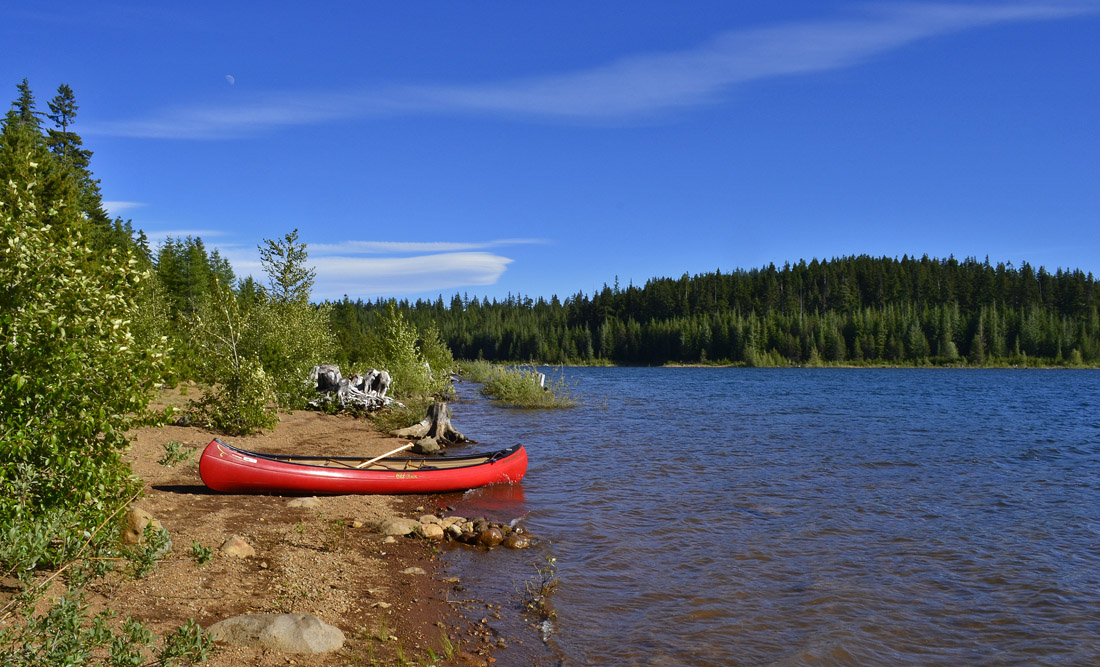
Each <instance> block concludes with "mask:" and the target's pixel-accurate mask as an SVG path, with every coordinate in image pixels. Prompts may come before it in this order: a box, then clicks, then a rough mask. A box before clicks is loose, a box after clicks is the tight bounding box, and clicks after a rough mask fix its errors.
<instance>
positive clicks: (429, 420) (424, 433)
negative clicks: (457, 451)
mask: <svg viewBox="0 0 1100 667" xmlns="http://www.w3.org/2000/svg"><path fill="white" fill-rule="evenodd" d="M390 435H395V436H397V437H399V438H410V439H411V438H417V439H420V440H423V439H425V438H427V439H430V440H434V441H436V442H437V443H439V444H440V445H453V444H455V443H457V442H473V440H470V439H469V438H467V437H466V436H464V435H462V434H461V433H459V432H458V431H456V430H455V429H454V427H453V426H451V414H450V410H448V409H447V404H446V403H432V404H431V405H429V406H428V414H427V415H426V416H425V417H424V419H422V420H420V422H419V423H417V424H413V425H412V426H409V427H408V428H402V429H398V430H396V431H391V432H390ZM418 449H421V450H424V449H425V448H417V447H414V448H413V451H414V452H415V451H417V450H418Z"/></svg>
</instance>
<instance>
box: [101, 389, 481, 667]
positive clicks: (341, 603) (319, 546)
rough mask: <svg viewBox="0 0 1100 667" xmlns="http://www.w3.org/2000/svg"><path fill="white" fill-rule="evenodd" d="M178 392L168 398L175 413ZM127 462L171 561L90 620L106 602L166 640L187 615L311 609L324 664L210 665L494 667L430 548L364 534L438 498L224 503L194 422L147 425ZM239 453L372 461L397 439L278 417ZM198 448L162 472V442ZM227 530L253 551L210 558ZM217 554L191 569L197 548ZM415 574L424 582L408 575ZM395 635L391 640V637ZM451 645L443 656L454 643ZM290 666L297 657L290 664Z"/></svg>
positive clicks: (331, 419) (110, 590)
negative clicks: (434, 660) (439, 666)
mask: <svg viewBox="0 0 1100 667" xmlns="http://www.w3.org/2000/svg"><path fill="white" fill-rule="evenodd" d="M187 398H188V397H186V396H180V395H179V392H170V393H166V394H165V395H163V396H162V402H167V403H178V404H183V403H185V402H186V400H187ZM134 435H135V438H134V443H133V448H132V451H131V452H130V453H129V455H128V458H129V460H130V461H131V464H132V466H133V470H134V472H135V473H136V474H137V475H138V476H140V477H141V478H142V479H143V480H145V482H146V485H145V495H144V497H143V498H142V499H140V500H139V501H137V502H136V503H135V505H136V506H138V507H140V508H142V509H145V510H147V511H148V512H150V513H151V514H152V515H153V516H154V517H156V518H157V519H159V520H160V521H161V522H162V524H163V525H164V527H165V528H166V529H167V530H168V531H169V533H170V534H171V537H172V541H173V545H174V546H173V550H172V552H171V554H170V555H169V556H168V557H167V558H166V559H165V560H164V561H163V562H161V563H160V565H159V566H158V567H157V569H156V570H155V571H154V572H153V573H152V574H151V575H149V576H148V577H147V578H145V579H141V580H137V581H127V580H124V579H112V580H109V581H106V582H103V583H98V584H96V585H95V586H94V587H92V589H91V593H92V595H91V596H90V597H89V602H90V603H91V604H92V610H93V611H95V610H96V609H98V608H101V607H102V606H107V607H109V608H111V609H112V610H114V611H116V612H117V613H118V614H119V616H120V617H123V618H124V617H126V616H133V617H134V618H137V619H139V620H141V621H143V622H145V623H147V624H148V625H150V626H151V627H152V628H153V629H154V630H155V631H156V632H158V633H159V634H163V633H166V632H169V631H171V630H172V629H174V628H176V627H178V626H179V625H180V624H182V623H183V622H185V621H186V620H187V619H188V618H194V619H195V620H196V621H197V622H198V623H199V624H200V625H202V626H203V627H207V626H209V625H210V624H212V623H215V622H217V621H219V620H222V619H224V618H228V617H230V616H234V615H237V614H245V613H268V612H273V613H283V612H294V613H307V614H314V615H316V616H317V617H319V618H320V619H321V620H323V621H325V622H326V623H329V624H332V625H335V626H337V627H339V628H340V629H341V630H342V631H343V632H344V634H345V636H346V637H347V641H346V643H345V645H344V648H343V649H342V650H340V651H339V652H337V653H330V654H326V655H322V656H313V657H310V656H300V655H286V654H275V653H265V652H262V651H258V650H251V649H241V648H227V647H220V648H219V650H218V651H217V653H216V654H215V655H214V656H213V658H212V659H211V660H210V663H209V664H211V665H215V666H226V667H228V666H230V665H233V666H236V665H287V664H296V665H341V664H389V663H400V664H405V662H404V661H406V660H407V661H409V662H412V663H414V664H424V663H425V662H426V661H427V660H428V658H429V655H430V654H429V649H430V650H431V651H432V652H434V654H435V655H438V656H441V655H445V654H448V653H449V652H451V651H452V650H455V651H457V650H458V649H460V650H461V651H463V652H464V655H458V654H457V652H456V653H455V662H456V664H478V663H483V664H485V663H486V662H491V661H492V658H491V656H490V655H489V653H490V651H491V648H490V647H489V645H488V643H487V642H479V641H478V640H477V639H471V637H476V635H472V634H471V632H473V631H475V629H474V628H472V627H471V626H470V625H469V624H468V623H466V622H465V621H464V620H462V618H461V617H460V616H458V615H457V614H456V613H455V610H454V604H453V603H452V602H450V601H449V600H448V597H449V596H452V588H453V587H454V586H455V582H445V581H443V580H442V579H443V577H444V576H445V575H443V574H442V573H441V572H439V568H438V564H439V562H440V561H439V557H438V551H437V550H436V548H435V547H434V546H433V545H431V544H429V543H426V542H423V541H420V540H413V539H408V538H398V539H397V540H396V542H393V541H391V542H390V543H386V542H385V541H384V538H383V536H382V535H380V534H378V533H377V532H375V531H373V530H372V526H373V525H374V524H375V523H376V522H378V521H379V520H381V519H383V518H386V517H389V516H393V515H400V516H415V515H417V514H418V513H422V512H424V511H429V512H430V511H435V510H437V509H438V505H439V503H440V502H441V500H440V498H437V497H433V496H336V497H320V498H318V499H317V504H316V506H314V507H307V508H300V507H291V506H289V503H290V501H292V500H294V499H293V498H286V497H278V496H254V495H230V494H219V493H214V492H212V491H210V490H208V489H207V488H206V487H205V486H203V485H202V481H201V479H200V478H199V473H198V454H199V452H201V449H202V447H204V446H205V445H206V444H207V443H208V442H209V441H210V440H211V438H213V437H214V436H215V434H214V433H211V432H208V431H205V430H203V429H200V428H193V427H187V428H184V427H177V426H167V427H163V428H147V429H141V430H139V431H137V432H136V433H135V434H134ZM225 439H226V440H227V441H228V442H231V443H233V444H237V445H240V446H243V447H244V448H247V449H252V450H258V451H270V452H280V453H291V452H298V453H310V454H355V455H360V454H362V455H378V454H382V453H384V452H386V451H389V450H391V449H393V448H394V447H396V446H398V445H400V444H402V443H403V442H404V441H399V440H396V439H394V438H391V437H388V436H385V435H382V434H380V433H378V432H377V431H375V430H374V428H373V427H372V426H371V424H370V423H369V422H367V421H365V420H359V419H354V418H350V417H344V416H332V415H324V414H320V413H316V412H308V411H302V412H296V413H294V414H290V415H283V416H282V420H281V422H280V423H279V425H278V427H276V428H275V430H274V431H272V432H270V433H266V434H263V435H259V436H252V437H244V438H225ZM169 442H177V443H180V444H182V445H183V446H185V447H187V448H193V449H194V452H193V454H192V455H191V456H190V458H189V459H188V460H186V461H185V462H182V463H178V464H176V465H174V466H173V467H166V466H165V465H162V464H160V463H158V460H159V459H161V458H163V456H164V454H165V445H166V444H167V443H169ZM231 535H237V536H239V537H241V538H243V539H244V540H245V541H246V542H248V543H249V544H250V545H251V546H252V547H254V548H255V550H256V555H255V556H253V557H250V558H238V557H234V556H229V555H226V554H223V553H220V552H219V551H218V547H219V546H220V545H221V544H222V543H223V542H224V541H225V540H226V538H228V537H230V536H231ZM195 543H197V544H198V546H199V547H201V548H210V549H213V552H214V553H213V558H212V559H211V560H210V561H209V562H207V563H206V564H204V565H199V564H198V562H197V560H196V558H195V557H194V555H193V553H192V545H193V544H195ZM412 566H417V567H420V568H422V569H423V570H425V571H426V573H427V574H423V575H411V574H402V573H401V571H402V570H405V569H406V568H409V567H412ZM395 638H396V639H395ZM451 646H454V647H458V649H451V648H450V647H451ZM291 661H292V662H291Z"/></svg>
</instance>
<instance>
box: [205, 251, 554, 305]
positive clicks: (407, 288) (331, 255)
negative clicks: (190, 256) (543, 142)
mask: <svg viewBox="0 0 1100 667" xmlns="http://www.w3.org/2000/svg"><path fill="white" fill-rule="evenodd" d="M545 243H550V241H549V240H546V239H497V240H492V241H482V242H470V243H466V242H453V243H452V242H446V241H440V242H417V241H407V242H406V241H345V242H342V243H330V244H325V243H310V244H308V246H307V250H308V251H309V264H310V265H311V266H312V267H313V268H314V269H315V270H316V279H315V282H314V287H313V298H314V299H319V300H321V299H340V298H343V296H344V295H345V294H346V295H348V296H349V297H351V298H353V299H356V298H373V297H377V296H395V295H401V294H418V293H425V292H427V293H431V292H439V293H444V292H447V291H448V290H453V289H457V288H462V287H478V286H486V285H494V284H496V283H497V282H498V281H499V280H500V278H501V276H502V275H504V272H505V271H506V270H507V268H508V266H509V265H510V264H512V263H513V262H514V261H515V260H514V259H512V258H511V257H505V256H502V255H499V254H496V253H491V252H483V251H480V250H484V249H488V248H499V247H504V246H515V245H530V244H545ZM208 245H212V246H216V247H217V248H218V251H219V252H220V253H221V255H222V256H223V257H225V258H226V259H228V260H229V262H230V264H231V265H232V266H233V272H234V273H235V274H236V275H237V277H238V278H244V277H246V276H249V275H251V276H253V278H255V279H256V280H259V281H261V282H262V281H264V280H265V278H264V277H263V266H262V265H261V263H260V260H259V252H258V251H257V249H256V246H255V245H252V246H249V245H245V244H223V243H217V242H215V243H211V244H208Z"/></svg>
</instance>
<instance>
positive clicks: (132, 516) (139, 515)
mask: <svg viewBox="0 0 1100 667" xmlns="http://www.w3.org/2000/svg"><path fill="white" fill-rule="evenodd" d="M146 526H152V529H153V530H154V531H160V530H164V526H162V525H161V523H160V521H157V520H156V519H155V518H153V515H152V514H149V513H148V512H146V511H145V510H143V509H141V508H139V507H131V508H130V509H129V510H127V512H126V516H125V518H124V519H123V526H122V541H123V542H125V543H126V544H141V543H142V542H144V541H145V527H146ZM171 550H172V540H171V539H169V540H168V543H167V544H165V545H164V547H162V548H161V549H160V550H159V551H157V553H156V554H155V555H156V557H157V558H160V557H161V556H163V555H164V554H166V553H168V552H169V551H171Z"/></svg>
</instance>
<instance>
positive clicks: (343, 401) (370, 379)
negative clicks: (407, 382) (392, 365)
mask: <svg viewBox="0 0 1100 667" xmlns="http://www.w3.org/2000/svg"><path fill="white" fill-rule="evenodd" d="M310 380H311V382H313V383H314V385H315V387H316V389H317V392H318V393H320V394H321V395H320V396H318V397H317V399H316V400H313V401H310V402H309V403H308V405H309V407H311V408H314V409H317V410H321V409H323V408H325V407H326V406H328V405H331V404H333V403H337V404H339V406H340V409H341V410H359V411H363V412H371V411H374V410H381V409H382V408H384V407H386V406H387V405H401V403H399V402H397V401H395V400H393V399H392V398H390V397H389V396H386V392H387V391H389V388H390V374H389V373H387V372H386V371H379V370H375V369H373V368H372V369H371V370H370V372H368V373H367V374H366V375H359V374H358V373H356V374H355V375H352V376H351V377H347V378H345V377H341V376H340V368H339V367H338V366H337V365H336V364H321V365H320V366H314V367H313V371H312V372H311V373H310ZM402 407H404V406H402Z"/></svg>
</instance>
